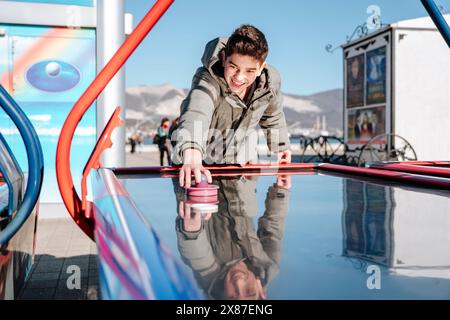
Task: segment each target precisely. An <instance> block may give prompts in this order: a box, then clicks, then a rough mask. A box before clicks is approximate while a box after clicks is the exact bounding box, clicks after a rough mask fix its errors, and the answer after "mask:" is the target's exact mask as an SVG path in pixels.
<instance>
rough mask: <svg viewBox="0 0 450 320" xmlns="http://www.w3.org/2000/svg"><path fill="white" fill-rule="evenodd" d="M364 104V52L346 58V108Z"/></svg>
mask: <svg viewBox="0 0 450 320" xmlns="http://www.w3.org/2000/svg"><path fill="white" fill-rule="evenodd" d="M363 105H364V54H360V55H358V56H355V57H351V58H348V59H347V108H352V107H360V106H363Z"/></svg>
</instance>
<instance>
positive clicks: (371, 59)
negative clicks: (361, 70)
mask: <svg viewBox="0 0 450 320" xmlns="http://www.w3.org/2000/svg"><path fill="white" fill-rule="evenodd" d="M366 55H367V64H366V66H367V70H366V74H367V76H366V78H367V85H366V92H367V99H366V105H369V104H374V103H384V102H386V47H381V48H378V49H375V50H372V51H369V52H367V54H366Z"/></svg>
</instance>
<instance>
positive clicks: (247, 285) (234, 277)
mask: <svg viewBox="0 0 450 320" xmlns="http://www.w3.org/2000/svg"><path fill="white" fill-rule="evenodd" d="M225 297H226V299H232V300H254V299H266V292H265V289H264V288H263V287H262V284H261V280H259V279H257V278H256V277H255V274H254V273H253V272H251V271H250V270H249V269H248V268H247V266H246V264H245V263H244V262H242V261H240V262H238V263H237V264H236V265H234V266H232V267H231V268H230V270H228V272H227V274H226V276H225Z"/></svg>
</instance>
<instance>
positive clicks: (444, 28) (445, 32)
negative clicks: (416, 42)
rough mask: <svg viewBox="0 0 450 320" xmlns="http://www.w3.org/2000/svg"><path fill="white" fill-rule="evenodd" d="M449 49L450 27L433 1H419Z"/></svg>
mask: <svg viewBox="0 0 450 320" xmlns="http://www.w3.org/2000/svg"><path fill="white" fill-rule="evenodd" d="M420 1H422V4H423V6H424V7H425V9H426V10H427V12H428V14H429V15H430V17H431V19H433V22H434V23H435V24H436V27H437V28H438V30H439V32H440V33H441V34H442V37H444V40H445V42H447V45H448V46H449V48H450V27H449V26H448V24H447V22H446V21H445V19H444V16H443V15H442V13H441V11H440V10H439V8H438V6H437V5H436V3H435V2H434V1H433V0H420Z"/></svg>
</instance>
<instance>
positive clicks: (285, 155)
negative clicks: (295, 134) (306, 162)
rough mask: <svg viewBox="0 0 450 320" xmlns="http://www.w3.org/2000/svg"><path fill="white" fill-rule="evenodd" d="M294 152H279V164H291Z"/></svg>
mask: <svg viewBox="0 0 450 320" xmlns="http://www.w3.org/2000/svg"><path fill="white" fill-rule="evenodd" d="M291 157H292V152H291V150H289V149H288V150H284V151H281V152H278V163H291Z"/></svg>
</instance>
